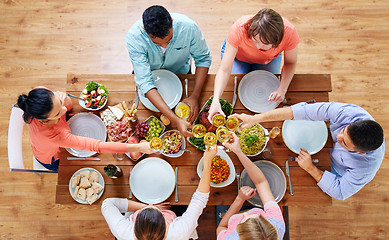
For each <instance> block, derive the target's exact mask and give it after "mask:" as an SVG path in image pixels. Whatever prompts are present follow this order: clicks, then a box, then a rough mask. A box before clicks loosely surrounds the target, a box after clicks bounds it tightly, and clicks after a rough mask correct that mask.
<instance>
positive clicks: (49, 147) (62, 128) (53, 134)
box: [18, 87, 154, 171]
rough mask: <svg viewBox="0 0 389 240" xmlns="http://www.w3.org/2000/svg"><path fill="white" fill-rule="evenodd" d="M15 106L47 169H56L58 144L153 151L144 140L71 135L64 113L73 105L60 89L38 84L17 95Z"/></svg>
mask: <svg viewBox="0 0 389 240" xmlns="http://www.w3.org/2000/svg"><path fill="white" fill-rule="evenodd" d="M18 106H19V108H21V109H22V110H23V111H24V114H23V118H24V121H25V122H26V123H28V124H29V130H30V143H31V147H32V152H33V154H34V156H35V158H36V159H37V160H38V162H40V163H41V164H42V165H43V166H44V167H46V168H47V169H50V170H53V171H57V170H58V165H59V153H60V148H61V147H62V148H75V149H79V150H87V151H94V152H99V153H101V152H112V153H126V152H143V153H152V152H154V151H153V150H151V149H150V146H149V143H147V142H144V143H138V144H127V143H114V142H103V141H101V140H96V139H92V138H87V137H80V136H76V135H73V134H72V133H71V131H70V128H69V125H68V123H67V122H66V112H67V111H69V110H70V109H71V108H72V101H71V100H70V98H69V97H68V96H66V94H65V93H63V92H58V91H57V92H55V93H54V92H53V91H51V90H49V89H47V88H45V87H37V88H35V89H33V90H31V91H30V92H29V93H28V95H25V94H22V95H20V96H19V98H18Z"/></svg>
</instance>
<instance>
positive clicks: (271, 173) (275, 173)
mask: <svg viewBox="0 0 389 240" xmlns="http://www.w3.org/2000/svg"><path fill="white" fill-rule="evenodd" d="M254 164H255V165H256V166H257V167H258V168H259V169H261V171H262V172H263V175H265V177H266V180H267V182H268V183H269V186H270V190H271V192H272V194H273V196H274V199H275V200H276V202H279V201H281V199H282V198H283V197H284V195H285V191H286V179H285V175H284V172H283V171H282V170H281V168H280V167H278V166H277V165H276V164H274V163H272V162H270V161H256V162H254ZM240 186H241V187H243V186H249V187H252V188H255V185H254V183H253V181H251V179H250V177H249V175H248V174H247V172H246V169H245V170H243V172H242V175H241V176H240ZM247 201H248V202H249V203H251V204H253V205H255V206H258V207H263V203H262V201H261V198H260V197H259V195H258V193H257V194H255V195H254V197H252V198H250V199H248V200H247Z"/></svg>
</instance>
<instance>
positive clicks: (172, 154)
mask: <svg viewBox="0 0 389 240" xmlns="http://www.w3.org/2000/svg"><path fill="white" fill-rule="evenodd" d="M172 133H175V134H180V132H179V131H178V130H170V131H166V132H164V133H163V134H162V135H161V136H160V138H161V139H162V142H163V146H164V147H166V144H165V143H164V138H165V137H166V136H167V135H169V134H172ZM185 147H186V144H185V138H184V137H183V136H181V146H180V147H179V150H178V151H177V152H174V153H165V151H163V150H160V152H161V154H162V155H164V156H166V157H173V158H176V157H180V156H181V155H182V154H184V150H182V149H185Z"/></svg>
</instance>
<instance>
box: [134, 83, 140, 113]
mask: <svg viewBox="0 0 389 240" xmlns="http://www.w3.org/2000/svg"><path fill="white" fill-rule="evenodd" d="M138 104H139V95H138V86H137V85H136V84H135V108H136V109H138Z"/></svg>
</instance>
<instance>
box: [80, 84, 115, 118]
mask: <svg viewBox="0 0 389 240" xmlns="http://www.w3.org/2000/svg"><path fill="white" fill-rule="evenodd" d="M108 94H109V91H108V90H107V88H106V87H105V86H104V85H102V84H99V83H96V82H94V81H90V82H88V83H87V84H86V87H85V88H84V90H82V92H81V95H80V98H82V99H84V100H79V104H80V106H81V107H83V108H85V109H86V110H90V111H97V110H100V109H102V108H103V107H104V106H105V105H106V104H107V102H108Z"/></svg>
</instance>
